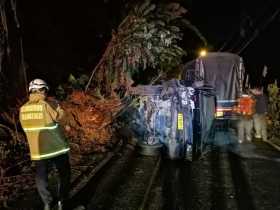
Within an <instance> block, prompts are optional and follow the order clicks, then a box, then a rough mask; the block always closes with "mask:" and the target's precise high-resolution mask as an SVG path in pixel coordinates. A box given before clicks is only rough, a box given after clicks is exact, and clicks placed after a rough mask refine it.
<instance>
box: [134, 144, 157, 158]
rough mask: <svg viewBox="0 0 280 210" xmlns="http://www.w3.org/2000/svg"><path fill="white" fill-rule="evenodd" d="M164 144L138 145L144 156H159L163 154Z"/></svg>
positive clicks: (138, 149)
mask: <svg viewBox="0 0 280 210" xmlns="http://www.w3.org/2000/svg"><path fill="white" fill-rule="evenodd" d="M161 150H162V144H160V143H157V144H152V145H149V144H145V143H142V142H140V143H137V151H138V152H139V153H140V154H141V155H144V156H159V155H160V154H161Z"/></svg>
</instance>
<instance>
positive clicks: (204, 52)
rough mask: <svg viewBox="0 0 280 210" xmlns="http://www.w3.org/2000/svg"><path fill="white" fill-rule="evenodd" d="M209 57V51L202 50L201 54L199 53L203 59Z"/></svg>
mask: <svg viewBox="0 0 280 210" xmlns="http://www.w3.org/2000/svg"><path fill="white" fill-rule="evenodd" d="M206 55H207V50H201V51H200V52H199V56H201V57H204V56H206Z"/></svg>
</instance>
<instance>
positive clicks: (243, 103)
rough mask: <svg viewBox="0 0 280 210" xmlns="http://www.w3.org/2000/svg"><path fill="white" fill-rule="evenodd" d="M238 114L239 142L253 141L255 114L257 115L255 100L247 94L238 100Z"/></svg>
mask: <svg viewBox="0 0 280 210" xmlns="http://www.w3.org/2000/svg"><path fill="white" fill-rule="evenodd" d="M237 113H238V114H239V116H240V118H239V121H238V124H237V131H238V142H239V143H243V142H244V141H245V140H246V141H249V142H251V141H252V131H253V114H254V113H255V100H254V99H253V97H252V96H251V95H249V94H247V93H245V94H242V96H241V97H240V98H239V99H238V107H237Z"/></svg>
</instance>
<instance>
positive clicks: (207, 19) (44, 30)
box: [18, 0, 280, 85]
mask: <svg viewBox="0 0 280 210" xmlns="http://www.w3.org/2000/svg"><path fill="white" fill-rule="evenodd" d="M127 2H128V1H127V0H105V1H104V0H102V1H101V0H94V1H93V0H83V1H80V2H78V1H75V2H72V1H65V0H60V1H52V0H51V1H43V0H40V1H38V0H28V1H18V16H19V19H20V22H21V28H22V34H23V42H24V53H25V60H26V63H27V71H28V72H27V73H28V80H31V79H33V78H34V77H41V78H46V80H47V81H48V82H49V83H50V84H51V85H57V84H58V83H60V82H61V81H62V80H66V78H67V77H68V75H69V73H72V74H74V75H75V74H76V75H78V74H80V73H90V72H91V70H92V69H93V67H94V66H95V64H96V63H97V62H98V60H99V59H100V57H101V55H102V52H103V51H104V49H105V48H106V43H108V41H109V40H110V36H111V31H112V29H114V28H117V26H118V23H119V22H120V20H121V19H122V17H123V16H124V14H125V12H126V6H125V5H126V3H127ZM130 2H133V0H130ZM179 2H180V3H181V4H182V5H183V6H184V7H185V8H187V9H188V14H187V15H186V17H187V18H188V19H190V20H191V22H192V23H193V24H194V25H195V26H197V27H198V29H200V31H201V32H202V34H203V35H204V36H205V37H206V39H207V40H208V46H207V47H208V48H209V49H210V50H211V51H217V50H219V49H221V48H222V46H224V47H223V50H224V51H231V52H234V53H236V52H238V49H240V48H241V47H242V46H244V44H245V43H246V42H247V41H248V40H249V39H250V38H251V37H252V36H253V33H254V31H255V30H256V29H259V34H258V35H257V37H256V38H255V39H254V40H253V41H252V43H251V44H250V45H249V46H248V47H247V48H246V49H245V50H244V51H242V52H241V56H242V57H243V58H244V61H245V65H246V66H245V67H246V68H247V70H248V72H250V75H251V78H252V81H253V82H254V81H257V80H258V78H259V77H260V74H261V72H262V68H263V66H264V65H265V64H266V65H267V66H268V67H269V79H270V80H271V81H273V80H274V78H276V77H279V76H278V73H277V72H278V61H279V58H278V49H279V47H280V46H279V40H278V39H279V37H280V36H279V35H280V32H279V23H280V18H279V17H280V15H278V16H277V17H276V18H275V19H274V20H273V21H272V22H270V23H269V24H267V26H266V27H263V25H265V23H266V21H267V20H268V18H269V17H270V16H271V15H272V14H273V13H274V12H275V11H276V10H277V9H278V8H279V3H278V1H277V0H256V1H249V0H247V1H246V0H245V1H241V0H226V1H225V0H224V1H221V0H211V1H206V0H188V1H187V0H181V1H179ZM186 33H187V34H186V36H185V38H184V40H183V42H182V46H183V47H184V48H185V50H186V51H187V52H188V53H189V54H188V57H186V58H185V61H187V60H188V59H192V58H194V57H195V56H197V52H198V50H199V49H200V48H202V47H205V46H204V45H203V43H202V42H201V41H200V40H199V39H197V38H195V37H194V36H193V34H192V33H191V32H188V31H187V32H186Z"/></svg>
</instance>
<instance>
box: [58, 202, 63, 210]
mask: <svg viewBox="0 0 280 210" xmlns="http://www.w3.org/2000/svg"><path fill="white" fill-rule="evenodd" d="M57 210H62V202H61V201H58V202H57Z"/></svg>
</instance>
